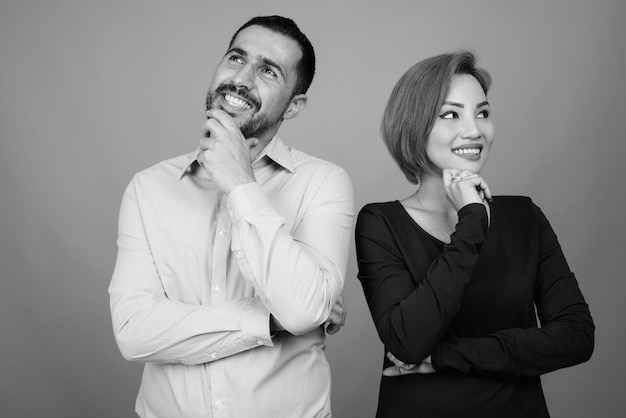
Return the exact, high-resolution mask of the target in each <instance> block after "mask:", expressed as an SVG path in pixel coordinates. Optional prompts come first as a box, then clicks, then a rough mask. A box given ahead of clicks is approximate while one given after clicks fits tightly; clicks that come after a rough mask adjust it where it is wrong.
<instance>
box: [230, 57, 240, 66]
mask: <svg viewBox="0 0 626 418" xmlns="http://www.w3.org/2000/svg"><path fill="white" fill-rule="evenodd" d="M230 60H231V61H233V62H236V63H238V64H243V58H241V57H240V56H239V55H232V56H231V57H230Z"/></svg>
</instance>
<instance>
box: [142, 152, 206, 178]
mask: <svg viewBox="0 0 626 418" xmlns="http://www.w3.org/2000/svg"><path fill="white" fill-rule="evenodd" d="M194 160H195V151H192V152H188V153H186V154H181V155H177V156H176V157H171V158H168V159H166V160H163V161H160V162H158V163H156V164H153V165H151V166H149V167H147V168H144V169H143V170H140V171H139V172H137V173H136V174H135V178H142V179H151V178H158V179H163V178H168V177H171V178H173V179H178V178H180V176H181V175H182V174H183V173H184V171H185V169H187V168H188V167H189V166H190V165H191V163H192V162H193V161H194Z"/></svg>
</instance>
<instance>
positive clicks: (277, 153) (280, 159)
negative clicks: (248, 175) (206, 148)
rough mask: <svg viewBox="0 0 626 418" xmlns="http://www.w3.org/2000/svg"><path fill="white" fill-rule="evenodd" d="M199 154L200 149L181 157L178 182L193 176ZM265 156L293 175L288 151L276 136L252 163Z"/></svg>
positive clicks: (292, 164) (291, 160) (292, 166)
mask: <svg viewBox="0 0 626 418" xmlns="http://www.w3.org/2000/svg"><path fill="white" fill-rule="evenodd" d="M199 152H200V147H198V148H196V150H195V151H193V152H190V153H189V154H185V155H184V156H183V157H182V161H181V169H180V174H179V176H178V179H179V180H180V179H182V178H183V177H184V176H185V174H193V173H195V171H196V170H197V169H198V167H199V164H198V160H197V159H196V157H197V156H198V153H199ZM266 156H267V157H268V158H270V159H271V160H272V161H274V162H275V163H276V164H278V165H280V166H281V167H283V168H284V169H286V170H289V171H290V172H292V173H293V171H294V163H293V159H292V158H291V152H290V149H289V147H288V146H287V145H286V144H285V143H284V142H283V141H282V140H281V139H280V138H279V137H278V136H274V138H272V140H271V141H270V142H269V144H267V145H266V146H265V148H263V150H262V151H261V153H260V154H259V155H258V156H257V157H256V159H255V160H254V162H257V161H259V160H261V159H262V158H263V157H266Z"/></svg>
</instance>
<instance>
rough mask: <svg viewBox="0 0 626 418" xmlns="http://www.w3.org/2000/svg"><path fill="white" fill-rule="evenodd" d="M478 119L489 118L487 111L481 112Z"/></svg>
mask: <svg viewBox="0 0 626 418" xmlns="http://www.w3.org/2000/svg"><path fill="white" fill-rule="evenodd" d="M478 117H479V118H483V119H486V118H488V117H489V111H488V110H481V111H480V112H479V113H478Z"/></svg>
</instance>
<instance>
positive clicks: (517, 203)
mask: <svg viewBox="0 0 626 418" xmlns="http://www.w3.org/2000/svg"><path fill="white" fill-rule="evenodd" d="M490 206H491V210H492V212H494V213H496V214H498V215H499V217H507V218H511V219H512V220H514V221H515V222H517V223H524V222H525V221H530V220H532V221H535V220H536V219H537V216H538V214H540V213H541V210H540V209H539V207H538V206H537V205H536V204H535V203H534V202H533V200H532V199H531V198H530V197H528V196H494V197H493V202H491V203H490Z"/></svg>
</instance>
